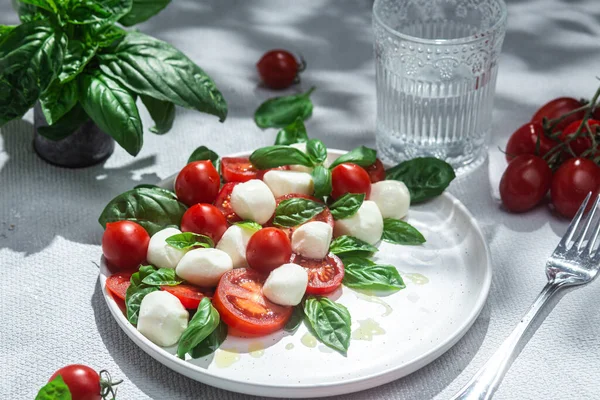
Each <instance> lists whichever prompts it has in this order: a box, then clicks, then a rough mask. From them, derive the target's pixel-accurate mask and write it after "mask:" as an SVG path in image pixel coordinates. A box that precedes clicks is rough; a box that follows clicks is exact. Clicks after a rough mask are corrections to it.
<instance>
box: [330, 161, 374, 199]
mask: <svg viewBox="0 0 600 400" xmlns="http://www.w3.org/2000/svg"><path fill="white" fill-rule="evenodd" d="M331 186H332V188H333V189H332V190H331V197H332V198H333V199H337V198H340V197H342V196H343V195H345V194H346V193H365V198H366V199H368V198H369V194H371V178H370V177H369V174H368V173H367V171H365V170H364V169H363V168H361V167H359V166H358V165H356V164H351V163H343V164H340V165H338V166H336V167H335V168H334V169H333V171H331Z"/></svg>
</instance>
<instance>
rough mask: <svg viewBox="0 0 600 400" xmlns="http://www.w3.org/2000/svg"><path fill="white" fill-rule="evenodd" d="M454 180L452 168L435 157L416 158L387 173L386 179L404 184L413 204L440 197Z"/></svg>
mask: <svg viewBox="0 0 600 400" xmlns="http://www.w3.org/2000/svg"><path fill="white" fill-rule="evenodd" d="M454 178H456V174H455V173H454V169H453V168H452V166H451V165H450V164H448V163H447V162H445V161H442V160H440V159H437V158H435V157H422V158H414V159H412V160H408V161H404V162H402V163H400V164H398V165H396V166H395V167H393V168H390V169H388V170H387V171H386V179H393V180H396V181H402V182H404V184H405V185H406V187H407V188H408V190H409V191H410V202H411V204H416V203H420V202H422V201H425V200H428V199H431V198H433V197H436V196H439V195H440V194H442V193H443V192H444V190H446V188H447V187H448V185H450V182H452V180H453V179H454Z"/></svg>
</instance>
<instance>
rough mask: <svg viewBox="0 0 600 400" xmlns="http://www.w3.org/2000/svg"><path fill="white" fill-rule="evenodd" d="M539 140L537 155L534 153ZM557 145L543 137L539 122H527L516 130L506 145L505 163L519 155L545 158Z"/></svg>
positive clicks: (542, 129)
mask: <svg viewBox="0 0 600 400" xmlns="http://www.w3.org/2000/svg"><path fill="white" fill-rule="evenodd" d="M538 138H539V142H540V145H539V153H538V152H536V150H537V149H536V148H537V142H538ZM556 145H557V143H556V142H554V141H553V140H552V139H550V138H548V137H546V135H544V128H543V127H542V123H541V122H528V123H526V124H525V125H523V126H521V127H520V128H519V129H517V130H516V131H515V132H514V133H513V134H512V135H511V136H510V139H508V143H507V144H506V161H508V162H511V161H512V160H513V159H514V158H515V157H517V156H520V155H521V154H534V155H538V156H540V157H543V156H545V155H546V154H547V153H548V152H549V151H550V150H552V148H553V147H554V146H556Z"/></svg>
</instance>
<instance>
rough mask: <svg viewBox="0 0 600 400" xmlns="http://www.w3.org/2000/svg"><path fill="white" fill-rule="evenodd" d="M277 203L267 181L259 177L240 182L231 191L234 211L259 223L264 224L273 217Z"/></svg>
mask: <svg viewBox="0 0 600 400" xmlns="http://www.w3.org/2000/svg"><path fill="white" fill-rule="evenodd" d="M267 174H268V172H267ZM265 176H266V174H265ZM275 205H276V204H275V197H273V193H272V192H271V190H270V189H269V187H268V186H267V185H266V184H265V182H263V181H261V180H259V179H252V180H249V181H248V182H244V183H239V184H237V185H236V186H235V187H234V188H233V191H232V192H231V207H232V208H233V211H234V212H235V213H236V214H237V215H239V216H240V217H242V218H243V219H249V220H252V221H254V222H258V223H259V224H264V223H265V222H267V221H268V220H269V219H270V218H271V216H272V215H273V213H274V212H275Z"/></svg>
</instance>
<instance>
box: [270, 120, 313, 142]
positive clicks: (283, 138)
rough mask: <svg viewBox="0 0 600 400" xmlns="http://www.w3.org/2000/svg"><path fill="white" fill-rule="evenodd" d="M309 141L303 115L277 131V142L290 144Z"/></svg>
mask: <svg viewBox="0 0 600 400" xmlns="http://www.w3.org/2000/svg"><path fill="white" fill-rule="evenodd" d="M307 141H308V135H307V134H306V127H305V126H304V120H303V119H302V117H298V118H296V120H295V121H294V122H292V123H291V124H289V125H287V126H286V127H285V128H283V129H281V130H280V131H279V132H277V138H276V139H275V144H280V145H290V144H294V143H305V142H307Z"/></svg>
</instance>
